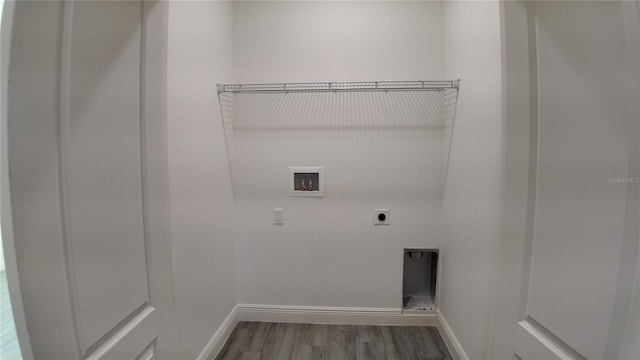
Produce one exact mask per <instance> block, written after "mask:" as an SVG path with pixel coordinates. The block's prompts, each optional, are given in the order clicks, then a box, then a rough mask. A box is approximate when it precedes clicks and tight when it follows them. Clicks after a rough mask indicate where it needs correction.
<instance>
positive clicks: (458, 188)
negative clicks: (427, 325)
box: [440, 1, 502, 359]
mask: <svg viewBox="0 0 640 360" xmlns="http://www.w3.org/2000/svg"><path fill="white" fill-rule="evenodd" d="M499 15H500V14H499V8H498V2H497V1H496V2H480V1H478V2H454V1H451V2H446V3H445V6H444V49H445V50H444V53H445V61H444V64H445V70H444V71H445V77H447V78H457V77H459V78H460V79H461V85H460V93H459V97H458V106H457V110H456V119H455V125H454V130H453V140H452V149H451V157H450V159H449V170H448V175H447V184H446V189H445V198H444V219H443V240H442V259H441V261H442V270H441V271H442V272H441V276H442V281H441V293H440V310H441V312H442V314H443V315H444V317H445V318H446V320H447V322H448V323H449V326H450V327H451V328H452V330H453V332H454V333H455V335H456V337H457V338H458V340H459V341H460V343H461V345H462V347H463V348H464V350H465V352H466V354H467V355H468V357H469V358H470V359H485V358H487V357H486V343H487V341H488V329H489V325H490V310H491V297H492V287H493V285H492V277H493V272H494V256H495V253H496V252H497V250H498V241H497V240H498V234H499V232H498V209H499V205H500V203H499V190H500V161H501V148H500V144H501V131H502V130H501V54H500V17H499Z"/></svg>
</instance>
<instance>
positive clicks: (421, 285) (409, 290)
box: [402, 249, 438, 312]
mask: <svg viewBox="0 0 640 360" xmlns="http://www.w3.org/2000/svg"><path fill="white" fill-rule="evenodd" d="M437 270H438V249H405V250H404V270H403V283H402V309H403V310H404V311H416V312H422V311H434V310H435V309H436V306H435V300H436V279H437Z"/></svg>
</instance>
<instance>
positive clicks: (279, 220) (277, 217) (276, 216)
mask: <svg viewBox="0 0 640 360" xmlns="http://www.w3.org/2000/svg"><path fill="white" fill-rule="evenodd" d="M273 223H274V224H276V225H281V224H284V209H273Z"/></svg>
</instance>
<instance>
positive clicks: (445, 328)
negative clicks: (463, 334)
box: [436, 311, 469, 360]
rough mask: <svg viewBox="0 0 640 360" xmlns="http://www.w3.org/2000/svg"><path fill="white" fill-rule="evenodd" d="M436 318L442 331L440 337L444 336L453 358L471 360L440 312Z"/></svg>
mask: <svg viewBox="0 0 640 360" xmlns="http://www.w3.org/2000/svg"><path fill="white" fill-rule="evenodd" d="M436 317H437V323H438V325H437V326H438V330H440V335H442V339H443V340H444V342H445V344H446V345H447V347H448V348H449V352H450V353H451V356H453V358H454V359H455V360H469V357H468V356H467V354H466V353H465V352H464V349H462V345H460V342H459V341H458V338H457V337H456V335H455V334H454V333H453V330H451V327H449V323H448V322H447V320H446V319H445V318H444V316H443V315H442V313H441V312H439V311H438V312H437V314H436Z"/></svg>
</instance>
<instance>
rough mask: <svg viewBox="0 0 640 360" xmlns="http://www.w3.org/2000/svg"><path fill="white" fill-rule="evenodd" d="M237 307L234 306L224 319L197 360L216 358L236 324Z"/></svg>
mask: <svg viewBox="0 0 640 360" xmlns="http://www.w3.org/2000/svg"><path fill="white" fill-rule="evenodd" d="M237 309H238V307H237V306H235V307H234V308H233V309H231V311H230V312H229V315H227V317H226V318H225V319H224V321H223V322H222V324H221V325H220V327H219V328H218V330H217V331H216V332H215V334H213V336H212V337H211V340H209V342H208V343H207V346H205V347H204V349H202V352H201V353H200V355H199V356H198V358H197V360H207V359H208V358H210V357H212V356H213V357H216V356H218V353H219V352H220V350H222V347H223V346H224V343H226V342H227V340H228V339H229V336H230V335H231V332H232V331H233V328H235V327H236V324H237V323H238V310H237Z"/></svg>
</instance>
